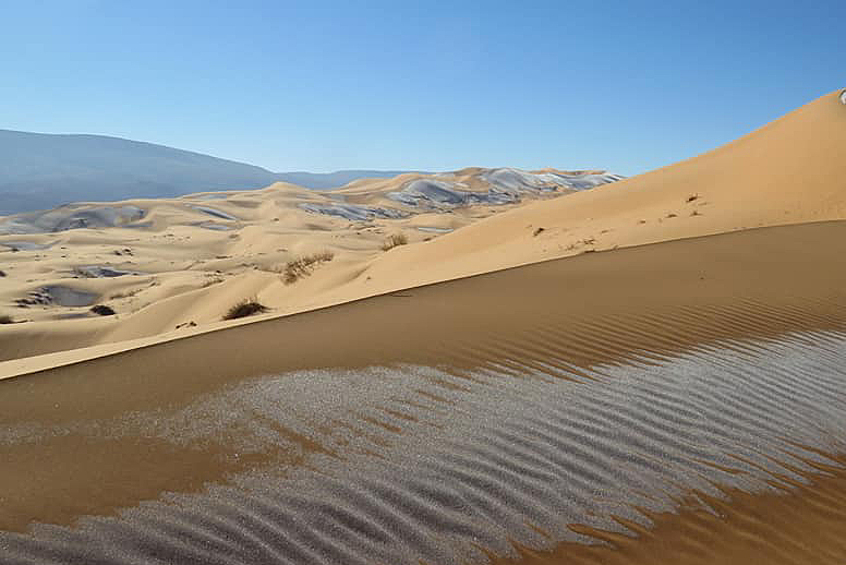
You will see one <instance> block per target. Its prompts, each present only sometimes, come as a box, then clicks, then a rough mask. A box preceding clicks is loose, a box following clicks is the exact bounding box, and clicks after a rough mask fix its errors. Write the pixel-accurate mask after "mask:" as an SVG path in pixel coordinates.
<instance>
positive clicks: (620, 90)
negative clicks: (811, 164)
mask: <svg viewBox="0 0 846 565" xmlns="http://www.w3.org/2000/svg"><path fill="white" fill-rule="evenodd" d="M236 5H237V6H236ZM844 30H846V4H844V3H843V2H842V1H837V2H834V1H833V2H801V3H800V2H781V1H769V2H662V3H650V2H640V3H635V2H615V1H609V0H606V1H602V2H594V1H586V2H565V1H563V0H559V1H554V2H541V1H538V2H531V1H528V2H516V1H514V0H511V1H507V2H497V1H488V2H459V1H455V2H436V1H430V2H402V1H392V2H375V1H374V2H367V1H365V2H356V1H354V0H353V1H348V0H347V1H340V0H339V1H332V2H318V1H304V2H281V1H278V2H232V1H229V2H215V1H203V2H187V1H186V2H176V1H168V2H154V1H149V0H145V1H143V2H128V1H127V2H123V1H103V2H99V1H74V0H65V1H62V2H37V1H30V2H23V1H15V2H6V1H5V0H0V128H4V129H17V130H25V131H39V132H60V133H65V132H84V133H101V134H108V135H115V136H119V137H127V138H131V139H138V140H142V141H151V142H155V143H162V144H165V145H171V146H174V147H179V148H183V149H190V150H194V151H199V152H202V153H209V154H212V155H215V156H220V157H226V158H230V159H236V160H241V161H246V162H250V163H254V164H257V165H261V166H264V167H267V168H270V169H272V170H277V171H286V170H312V171H330V170H335V169H344V168H383V169H389V168H390V169H393V168H418V169H429V170H448V169H454V168H460V167H465V166H471V165H478V166H503V165H509V166H517V167H524V168H537V167H544V166H555V167H565V168H566V167H573V168H575V167H603V168H609V169H612V170H615V171H618V172H622V173H624V174H634V173H638V172H642V171H645V170H648V169H652V168H655V167H658V166H662V165H665V164H669V163H671V162H674V161H677V160H680V159H683V158H686V157H690V156H692V155H695V154H697V153H700V152H702V151H705V150H708V149H710V148H712V147H715V146H717V145H720V144H722V143H724V142H727V141H730V140H732V139H734V138H736V137H738V136H739V135H742V134H744V133H747V132H749V131H751V130H752V129H754V128H756V127H758V126H760V125H763V124H764V123H766V122H768V121H770V120H772V119H774V118H776V117H778V116H780V115H782V114H784V113H785V112H787V111H789V110H791V109H793V108H795V107H797V106H800V105H802V104H804V103H806V102H808V101H810V100H812V99H814V98H816V97H818V96H820V95H822V94H824V93H826V92H829V91H832V90H834V89H836V88H838V87H842V86H846V35H844Z"/></svg>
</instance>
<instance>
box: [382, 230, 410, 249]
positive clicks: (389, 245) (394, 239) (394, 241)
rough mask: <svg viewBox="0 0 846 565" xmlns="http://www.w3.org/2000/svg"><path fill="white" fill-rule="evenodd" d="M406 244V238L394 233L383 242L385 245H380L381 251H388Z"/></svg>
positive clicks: (401, 234)
mask: <svg viewBox="0 0 846 565" xmlns="http://www.w3.org/2000/svg"><path fill="white" fill-rule="evenodd" d="M406 243H408V238H407V237H406V236H405V234H404V233H395V234H394V235H392V236H389V237H388V239H386V240H385V243H383V244H382V251H390V250H391V249H393V248H394V247H399V246H400V245H405V244H406Z"/></svg>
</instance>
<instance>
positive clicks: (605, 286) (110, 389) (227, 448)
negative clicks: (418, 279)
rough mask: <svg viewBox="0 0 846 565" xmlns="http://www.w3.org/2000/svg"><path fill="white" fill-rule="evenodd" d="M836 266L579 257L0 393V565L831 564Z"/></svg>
mask: <svg viewBox="0 0 846 565" xmlns="http://www.w3.org/2000/svg"><path fill="white" fill-rule="evenodd" d="M822 242H824V243H825V245H821V243H822ZM844 252H846V223H843V222H832V223H825V224H810V225H803V226H793V227H782V228H768V229H762V230H755V231H748V232H743V233H735V234H727V235H721V236H714V237H708V238H700V239H695V240H688V241H677V242H669V243H663V244H659V245H653V246H645V247H641V248H635V249H628V250H621V251H617V252H614V253H593V254H586V255H583V256H580V257H578V258H574V259H567V260H563V261H552V262H548V263H543V264H538V265H532V266H528V267H522V268H518V269H512V270H508V271H503V272H499V273H492V274H489V275H483V276H478V277H472V278H468V279H462V280H457V281H452V282H448V283H443V284H438V285H432V286H427V287H422V288H417V289H410V290H407V291H403V292H399V293H393V294H388V295H385V296H381V297H376V298H372V299H367V300H362V301H358V302H355V303H350V304H346V305H342V306H338V307H333V308H328V309H324V310H320V311H316V312H312V313H306V314H302V315H297V316H292V317H289V318H284V319H278V320H270V321H267V322H262V323H258V324H250V325H248V326H242V327H237V328H232V329H229V330H226V331H223V332H217V333H212V334H205V335H199V336H194V337H191V338H186V339H183V340H179V341H173V342H169V343H165V344H161V345H157V346H153V347H149V348H143V349H136V350H133V351H129V352H126V353H122V354H118V355H114V356H111V357H105V358H101V359H96V360H92V361H88V362H85V363H80V364H76V365H71V366H68V367H59V368H56V369H53V370H51V371H47V372H44V373H41V374H36V375H30V376H24V377H19V378H15V379H9V380H6V381H2V382H0V461H2V463H1V464H0V500H2V505H0V530H3V533H0V562H4V563H5V562H8V563H51V562H66V563H68V562H69V563H78V562H86V563H162V562H163V563H173V562H178V563H421V562H422V563H476V562H478V563H484V562H488V561H489V560H490V559H500V560H501V559H510V560H517V561H521V560H523V561H530V562H531V561H532V560H534V561H535V562H546V561H549V562H561V563H567V562H587V563H590V562H594V563H597V562H598V563H606V562H610V563H625V562H633V563H634V562H647V563H648V562H656V561H671V562H691V563H697V562H715V563H716V562H719V563H723V562H727V560H728V559H729V558H732V559H735V560H737V561H738V562H740V561H745V562H747V563H750V562H755V561H754V559H758V560H759V561H758V562H779V561H781V562H802V560H805V561H806V562H807V561H809V560H810V561H811V562H819V563H823V562H826V561H829V562H832V563H836V562H837V560H836V559H838V558H840V557H839V556H842V550H843V542H842V541H841V540H842V539H843V538H844V536H843V535H842V534H844V533H846V532H844V531H843V530H844V528H846V526H844V521H843V510H842V508H843V506H842V502H843V501H844V500H843V499H844V495H843V494H841V493H842V492H843V490H842V488H840V487H841V486H842V485H843V482H844V481H846V473H844V467H843V465H842V461H843V460H842V458H841V456H842V454H844V453H846V450H844V447H846V445H844V443H846V402H844V401H846V371H844V369H843V366H844V359H846V265H844V264H843V262H842V261H840V258H841V257H842V256H843V254H844ZM670 283H671V284H670ZM621 288H623V289H625V292H620V289H621ZM811 540H814V542H813V543H810V541H811ZM721 551H722V552H723V553H720V552H721ZM744 552H745V553H744ZM744 556H745V557H744ZM753 558H754V559H753ZM709 560H710V561H709Z"/></svg>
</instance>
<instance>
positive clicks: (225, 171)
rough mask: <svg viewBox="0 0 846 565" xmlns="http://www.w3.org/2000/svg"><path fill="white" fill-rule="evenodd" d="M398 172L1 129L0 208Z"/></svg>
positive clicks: (322, 183) (324, 183) (335, 181)
mask: <svg viewBox="0 0 846 565" xmlns="http://www.w3.org/2000/svg"><path fill="white" fill-rule="evenodd" d="M402 172H405V171H338V172H334V173H305V172H292V173H273V172H271V171H268V170H266V169H263V168H261V167H256V166H253V165H247V164H245V163H238V162H236V161H230V160H227V159H218V158H217V157H210V156H208V155H202V154H200V153H194V152H190V151H183V150H181V149H174V148H172V147H165V146H163V145H156V144H153V143H144V142H140V141H131V140H128V139H120V138H117V137H107V136H102V135H76V134H72V135H66V134H42V133H28V132H19V131H9V130H0V214H13V213H17V212H25V211H32V210H40V209H45V208H52V207H53V206H58V205H60V204H68V203H71V202H79V201H115V200H126V199H128V198H169V197H174V196H180V195H183V194H187V193H189V192H198V191H216V190H244V189H254V188H264V187H265V186H268V185H270V184H272V183H274V182H277V181H282V182H291V183H293V184H297V185H300V186H304V187H307V188H316V189H325V188H335V187H340V186H343V185H345V184H347V183H349V182H351V181H353V180H357V179H360V178H367V177H372V178H384V177H393V176H396V175H397V174H401V173H402Z"/></svg>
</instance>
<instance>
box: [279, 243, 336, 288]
mask: <svg viewBox="0 0 846 565" xmlns="http://www.w3.org/2000/svg"><path fill="white" fill-rule="evenodd" d="M334 258H335V254H334V253H332V252H331V251H323V252H321V253H314V254H313V255H306V256H305V257H300V258H299V259H294V260H293V261H288V263H287V264H286V265H285V271H284V277H283V279H284V281H285V284H293V283H295V282H297V281H298V280H300V279H301V278H302V277H306V276H308V275H310V274H311V272H312V270H314V267H315V266H316V265H319V264H320V263H326V262H328V261H331V260H332V259H334Z"/></svg>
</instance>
